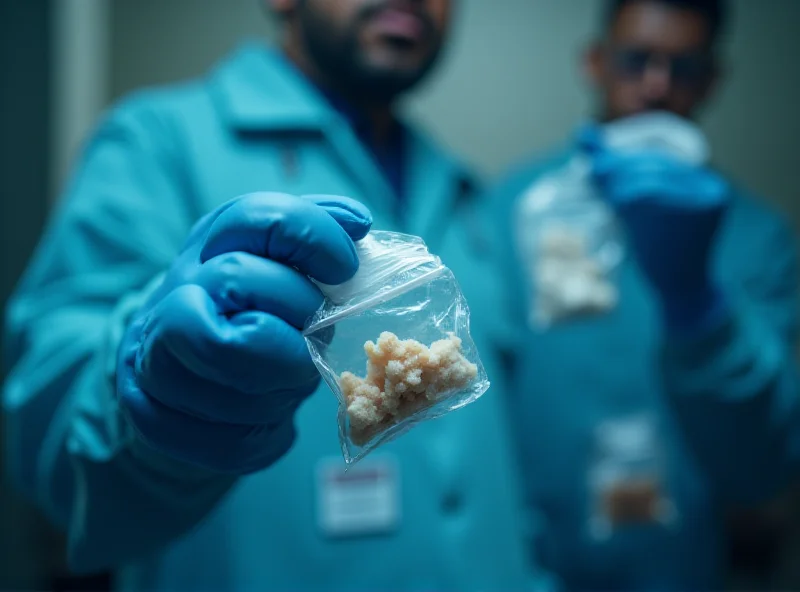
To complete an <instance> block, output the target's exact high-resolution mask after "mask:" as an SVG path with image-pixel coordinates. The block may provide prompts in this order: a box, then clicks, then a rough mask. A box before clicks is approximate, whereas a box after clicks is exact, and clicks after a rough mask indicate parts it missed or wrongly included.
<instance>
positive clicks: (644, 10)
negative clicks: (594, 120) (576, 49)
mask: <svg viewBox="0 0 800 592" xmlns="http://www.w3.org/2000/svg"><path fill="white" fill-rule="evenodd" d="M711 42H712V39H711V36H710V31H709V27H708V23H707V21H706V19H705V17H704V16H703V15H702V14H699V13H696V12H693V11H691V10H686V9H680V8H674V7H670V6H668V5H666V4H662V3H660V2H658V0H642V1H640V2H634V3H631V4H629V5H628V6H626V7H624V8H623V9H622V10H621V12H620V13H619V15H618V16H617V18H616V20H615V22H614V23H613V25H612V27H611V30H610V31H609V34H608V36H607V38H606V39H605V40H604V41H602V42H601V43H599V44H598V45H596V46H595V47H594V48H592V50H591V51H590V53H589V55H588V59H587V64H586V66H587V71H588V73H589V77H590V79H591V81H592V82H593V84H594V85H595V87H596V88H597V89H598V91H599V93H600V99H601V101H602V105H601V108H602V113H601V115H602V116H603V117H604V118H605V119H606V120H613V119H616V118H619V117H624V116H626V115H633V114H636V113H641V112H645V111H651V110H666V111H671V112H673V113H675V114H677V115H681V116H683V117H688V118H692V117H694V116H695V114H696V112H697V110H698V109H699V108H700V107H701V106H702V105H703V103H704V102H705V100H706V99H707V98H708V96H709V94H710V92H711V89H712V87H713V85H714V81H715V78H716V64H715V61H714V54H713V48H712V47H711Z"/></svg>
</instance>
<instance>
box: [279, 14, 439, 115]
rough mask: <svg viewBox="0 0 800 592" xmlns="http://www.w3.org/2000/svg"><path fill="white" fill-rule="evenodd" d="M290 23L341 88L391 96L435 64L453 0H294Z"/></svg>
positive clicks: (311, 55) (383, 97)
mask: <svg viewBox="0 0 800 592" xmlns="http://www.w3.org/2000/svg"><path fill="white" fill-rule="evenodd" d="M289 4H290V5H291V10H290V11H288V14H289V16H290V22H291V26H293V27H295V32H296V34H298V35H299V37H300V42H301V44H302V46H303V48H304V50H305V52H306V53H307V55H308V56H309V58H310V60H311V62H312V63H313V65H314V66H315V67H316V68H317V69H318V70H319V71H320V72H321V73H322V74H323V75H324V77H325V78H326V79H327V80H329V81H331V82H333V83H335V84H336V85H337V86H338V87H339V88H341V89H342V90H344V91H346V92H348V93H350V94H357V95H359V96H362V97H364V98H369V99H380V100H390V99H392V98H394V97H395V96H397V95H399V94H401V93H403V92H405V91H407V90H409V89H411V88H412V87H414V86H415V85H416V84H417V83H418V82H420V81H421V80H422V79H423V78H424V77H425V75H426V74H427V73H428V72H429V71H430V70H431V68H432V67H433V65H434V64H435V62H436V59H437V57H438V56H439V53H440V50H441V48H442V44H443V42H444V39H445V35H446V32H447V28H448V22H449V16H450V2H449V0H295V1H294V2H290V3H289Z"/></svg>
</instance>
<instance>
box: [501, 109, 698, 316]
mask: <svg viewBox="0 0 800 592" xmlns="http://www.w3.org/2000/svg"><path fill="white" fill-rule="evenodd" d="M599 132H600V139H601V142H602V145H603V146H604V149H605V150H614V151H619V152H630V153H635V152H640V151H643V150H647V151H656V152H661V153H665V154H669V155H671V156H672V157H674V158H677V159H680V160H683V161H685V162H690V163H694V164H697V165H701V164H703V163H705V162H706V161H707V160H708V158H709V146H708V143H707V141H706V138H705V136H704V135H703V134H702V132H701V131H700V129H699V128H697V126H695V125H694V124H693V123H691V122H689V121H687V120H685V119H682V118H680V117H678V116H676V115H672V114H670V113H661V112H653V113H646V114H641V115H636V116H632V117H628V118H625V119H620V120H617V121H614V122H611V123H608V124H605V125H602V126H601V127H600V128H599ZM515 214H516V215H515V223H516V228H515V236H516V243H517V249H518V251H519V253H520V254H521V258H522V260H523V266H524V268H525V276H526V278H527V281H528V292H529V294H530V297H529V298H528V302H529V309H528V320H529V325H530V326H531V327H532V328H534V329H547V328H549V327H551V326H553V325H556V324H559V323H561V322H564V321H568V320H571V319H575V318H581V317H586V316H595V315H600V314H604V313H607V312H609V311H611V310H613V309H614V308H615V307H616V305H617V302H618V300H619V289H618V285H617V274H616V272H617V269H618V268H619V266H620V264H621V263H622V261H623V259H624V257H625V237H624V233H623V230H622V228H621V226H620V224H619V223H618V221H617V218H616V215H615V213H614V211H613V210H612V208H611V207H610V206H609V205H608V204H607V203H606V201H605V199H604V198H603V196H602V195H600V194H599V193H598V192H597V190H596V188H595V187H594V184H593V182H592V180H591V156H590V155H587V154H583V153H580V152H579V153H576V154H574V155H573V156H572V157H571V158H570V159H569V160H568V161H567V162H566V163H565V164H564V165H562V166H561V167H559V168H558V169H556V170H555V171H552V172H550V173H549V174H546V175H544V176H542V177H541V178H539V179H537V180H536V181H535V182H534V183H533V184H532V185H531V186H530V187H529V188H528V189H527V190H526V192H525V194H524V195H523V196H522V199H521V200H520V201H519V202H518V206H517V210H516V212H515Z"/></svg>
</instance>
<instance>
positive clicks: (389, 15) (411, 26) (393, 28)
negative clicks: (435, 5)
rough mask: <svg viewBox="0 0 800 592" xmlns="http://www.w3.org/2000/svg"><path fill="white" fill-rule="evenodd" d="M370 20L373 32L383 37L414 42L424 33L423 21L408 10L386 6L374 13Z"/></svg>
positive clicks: (419, 39) (420, 38)
mask: <svg viewBox="0 0 800 592" xmlns="http://www.w3.org/2000/svg"><path fill="white" fill-rule="evenodd" d="M370 20H371V23H370V25H371V26H372V27H374V30H375V32H376V33H377V34H378V35H380V36H383V37H392V38H394V39H403V40H405V41H408V42H414V43H416V42H418V41H421V40H422V38H423V36H424V35H425V23H424V21H423V20H422V18H421V17H420V16H418V15H417V14H415V13H414V12H412V11H410V10H403V9H402V8H393V7H392V8H386V9H384V10H381V11H379V12H377V13H375V15H374V16H373V17H372V19H370Z"/></svg>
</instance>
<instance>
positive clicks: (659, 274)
mask: <svg viewBox="0 0 800 592" xmlns="http://www.w3.org/2000/svg"><path fill="white" fill-rule="evenodd" d="M578 143H579V146H580V148H581V149H582V150H583V151H584V152H585V153H587V154H588V155H589V156H590V157H591V159H592V174H593V179H594V182H595V184H596V186H597V188H598V189H599V191H600V194H601V195H602V196H603V197H604V198H605V199H606V200H607V201H608V203H609V204H610V205H611V206H612V208H613V209H614V210H615V211H616V212H617V214H618V215H619V217H620V219H621V220H622V222H623V225H624V227H625V228H626V230H627V235H628V239H629V241H630V244H631V247H632V251H633V254H634V256H635V258H636V260H637V262H638V264H639V267H640V268H641V270H642V272H643V274H644V276H645V277H646V278H647V280H649V283H650V284H651V285H652V287H653V288H654V289H655V292H656V294H657V296H658V297H659V300H660V302H661V305H662V309H663V313H664V318H665V322H666V325H667V328H668V329H669V330H672V331H674V332H676V333H692V332H696V331H701V332H702V331H703V330H704V329H705V328H706V327H709V326H711V325H713V324H715V323H717V322H719V320H720V318H724V316H725V313H726V311H727V307H726V303H725V300H724V297H723V295H722V293H721V291H720V290H719V288H718V286H717V285H716V282H715V281H714V278H713V270H712V264H711V262H712V256H713V248H714V244H715V237H716V233H717V230H718V229H719V226H720V224H721V222H722V219H723V217H724V214H725V212H726V210H727V207H728V204H729V200H730V190H729V186H728V184H727V182H726V181H725V180H724V179H723V178H722V177H721V176H719V175H718V174H716V173H715V172H713V171H711V170H709V169H706V168H703V167H700V166H697V165H694V164H690V163H687V162H683V161H680V160H678V159H677V158H675V157H673V156H670V155H667V154H665V153H662V152H656V151H641V152H635V153H633V152H616V151H613V150H610V149H608V148H606V147H605V146H604V145H603V142H602V135H601V134H600V133H599V131H598V130H597V128H596V127H594V126H590V127H588V128H585V129H584V130H583V131H582V132H581V134H580V136H579V142H578Z"/></svg>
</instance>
